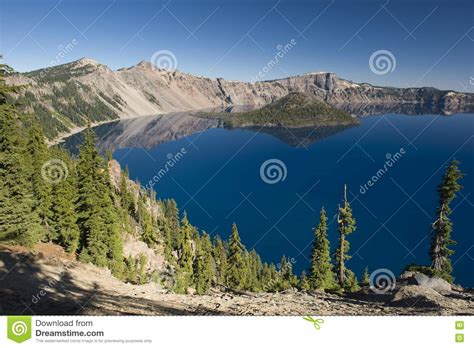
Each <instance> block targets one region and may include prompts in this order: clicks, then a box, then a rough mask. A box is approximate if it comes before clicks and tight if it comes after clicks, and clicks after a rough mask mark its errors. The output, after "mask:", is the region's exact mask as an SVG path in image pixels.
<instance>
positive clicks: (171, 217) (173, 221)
mask: <svg viewBox="0 0 474 348" xmlns="http://www.w3.org/2000/svg"><path fill="white" fill-rule="evenodd" d="M164 207H165V209H164V213H165V218H166V220H167V221H168V226H169V228H170V235H171V245H172V249H173V250H177V249H178V247H179V245H180V240H179V239H180V236H181V233H180V226H179V212H178V207H177V205H176V201H175V200H174V199H168V200H166V201H164Z"/></svg>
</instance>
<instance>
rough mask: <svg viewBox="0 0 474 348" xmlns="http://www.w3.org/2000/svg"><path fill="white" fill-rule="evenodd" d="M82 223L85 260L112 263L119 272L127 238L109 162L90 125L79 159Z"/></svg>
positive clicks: (80, 213) (112, 266) (104, 263)
mask: <svg viewBox="0 0 474 348" xmlns="http://www.w3.org/2000/svg"><path fill="white" fill-rule="evenodd" d="M77 182H78V201H77V212H78V225H79V228H80V230H81V241H80V249H81V255H80V256H81V260H83V261H85V262H92V263H94V264H96V265H98V266H101V267H109V268H110V269H111V270H112V272H113V273H114V274H116V275H119V274H120V272H121V270H122V268H123V256H122V248H123V241H122V236H121V233H120V230H119V224H118V222H119V217H118V215H117V213H116V209H117V207H116V206H114V202H113V197H112V192H111V188H110V177H109V170H108V166H107V165H104V164H103V160H102V158H101V157H100V156H99V154H98V151H97V149H96V146H95V135H94V133H93V132H92V131H91V130H90V129H88V130H86V132H85V135H84V143H83V145H82V146H81V148H80V151H79V158H78V163H77Z"/></svg>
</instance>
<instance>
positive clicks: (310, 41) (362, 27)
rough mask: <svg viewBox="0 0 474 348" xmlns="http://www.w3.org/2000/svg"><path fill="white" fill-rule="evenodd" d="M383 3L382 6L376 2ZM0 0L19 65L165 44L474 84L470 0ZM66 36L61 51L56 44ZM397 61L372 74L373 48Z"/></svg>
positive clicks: (238, 59)
mask: <svg viewBox="0 0 474 348" xmlns="http://www.w3.org/2000/svg"><path fill="white" fill-rule="evenodd" d="M384 3H385V5H384V6H383V7H382V5H383V4H384ZM165 4H166V2H162V1H144V0H142V1H140V0H138V1H131V0H129V1H125V0H116V1H113V0H94V1H92V0H83V1H79V0H77V1H73V0H63V1H60V0H0V11H1V32H0V52H1V53H2V54H3V55H4V59H5V62H6V63H8V64H10V65H11V66H13V67H14V68H15V69H17V70H18V71H29V70H34V69H38V68H41V67H45V66H48V65H50V64H51V61H53V60H54V61H56V62H58V63H66V62H69V61H72V60H76V59H78V58H81V57H84V56H86V57H90V58H93V59H96V60H98V61H100V62H101V63H103V64H106V65H108V66H109V67H111V68H112V69H118V68H121V67H127V66H131V65H134V64H136V63H138V62H139V61H141V60H150V58H151V56H152V55H153V53H154V52H156V51H159V50H169V51H172V52H173V53H174V55H175V56H176V58H177V62H178V64H177V68H178V70H180V71H184V72H189V73H192V74H196V75H204V76H209V77H224V78H226V79H234V80H244V81H249V80H251V79H252V77H254V76H255V74H257V73H258V72H259V71H261V70H262V69H263V68H264V67H265V66H266V64H267V63H268V62H269V60H270V59H272V58H273V57H274V56H275V54H276V52H277V46H278V45H284V44H286V43H288V42H289V41H290V40H291V39H294V40H295V42H296V45H295V46H294V47H293V48H292V49H291V50H290V51H289V52H288V53H287V54H286V55H285V56H284V57H283V58H282V59H281V60H280V62H279V63H278V64H276V65H275V66H273V67H272V68H271V69H270V71H268V72H267V73H266V74H265V75H264V78H265V79H273V78H279V77H284V76H288V75H297V74H303V73H306V72H311V71H331V72H336V73H337V74H338V75H339V76H341V77H343V78H346V79H350V80H353V81H357V82H369V83H373V84H377V85H388V86H400V87H407V86H434V87H437V88H441V89H454V90H458V91H462V90H466V91H470V92H473V91H474V64H473V61H474V59H473V57H474V41H473V40H474V28H473V24H474V23H473V22H474V6H473V5H472V1H468V0H462V1H461V0H450V1H444V0H443V1H437V0H433V1H418V0H417V1H400V0H398V1H396V0H391V1H386V0H380V1H372V0H365V1H357V0H354V1H348V0H335V1H331V0H325V1H319V0H313V1H309V0H308V1H300V0H292V1H290V0H282V1H280V2H278V1H277V0H275V1H267V0H253V1H230V0H217V1H213V0H212V1H211V0H209V1H207V0H206V1H198V0H194V1H179V0H171V1H170V2H169V3H168V5H167V6H166V7H163V6H164V5H165ZM73 40H75V41H74V42H75V43H76V44H75V47H74V48H73V49H72V51H71V52H69V53H67V54H66V55H65V57H61V58H59V59H58V58H57V55H58V54H59V53H60V50H61V47H64V46H67V45H68V44H69V43H71V42H73ZM377 50H389V51H390V52H392V53H393V55H394V57H395V59H396V66H395V70H394V71H392V72H390V73H387V74H384V75H376V74H374V73H373V72H372V71H371V70H370V68H369V57H370V56H371V54H372V53H373V52H374V51H377Z"/></svg>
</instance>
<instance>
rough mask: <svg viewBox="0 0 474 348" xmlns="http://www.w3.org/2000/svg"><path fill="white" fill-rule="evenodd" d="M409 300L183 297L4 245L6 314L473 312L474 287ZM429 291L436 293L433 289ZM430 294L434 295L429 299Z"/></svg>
mask: <svg viewBox="0 0 474 348" xmlns="http://www.w3.org/2000/svg"><path fill="white" fill-rule="evenodd" d="M418 288H419V290H417V292H416V297H415V298H410V299H407V301H406V303H405V302H403V301H401V302H402V303H400V301H398V302H397V303H394V302H393V295H392V294H383V295H377V294H373V293H371V292H370V291H367V290H368V289H365V290H363V291H361V292H359V293H355V294H350V295H343V296H341V295H337V294H328V293H324V292H298V291H287V292H284V293H277V294H269V293H261V294H237V293H235V292H232V291H229V290H226V291H224V290H218V289H213V290H211V291H210V292H209V294H207V295H203V296H198V295H178V294H174V293H171V292H170V291H168V290H166V289H163V288H162V287H161V286H160V285H158V284H156V283H150V284H146V285H131V284H126V283H123V282H121V281H119V280H118V279H116V278H114V277H113V276H111V274H110V272H109V271H108V270H106V269H101V268H98V267H95V266H93V265H90V264H83V263H80V262H77V261H75V260H74V258H73V257H71V256H70V255H68V254H66V253H64V252H63V251H62V249H60V248H58V247H57V246H54V245H51V244H50V245H45V244H42V245H38V246H37V247H36V248H35V251H34V252H29V251H28V250H26V249H25V248H21V247H9V246H2V245H0V312H1V313H5V314H34V315H41V314H83V315H322V316H324V315H468V314H469V315H473V314H474V292H473V291H470V290H462V289H458V290H453V291H451V292H450V293H449V294H443V295H439V294H437V293H436V294H435V295H436V296H433V291H431V289H422V287H416V289H418ZM427 290H430V291H431V292H430V291H427ZM430 296H431V297H430Z"/></svg>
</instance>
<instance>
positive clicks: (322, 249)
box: [309, 207, 335, 290]
mask: <svg viewBox="0 0 474 348" xmlns="http://www.w3.org/2000/svg"><path fill="white" fill-rule="evenodd" d="M309 284H310V286H311V288H312V289H321V290H327V289H332V288H334V285H335V282H334V274H333V273H332V267H331V250H330V246H329V240H328V236H327V217H326V211H325V210H324V207H323V208H322V209H321V213H320V215H319V225H318V227H316V228H315V229H314V242H313V248H312V251H311V263H310V276H309Z"/></svg>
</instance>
